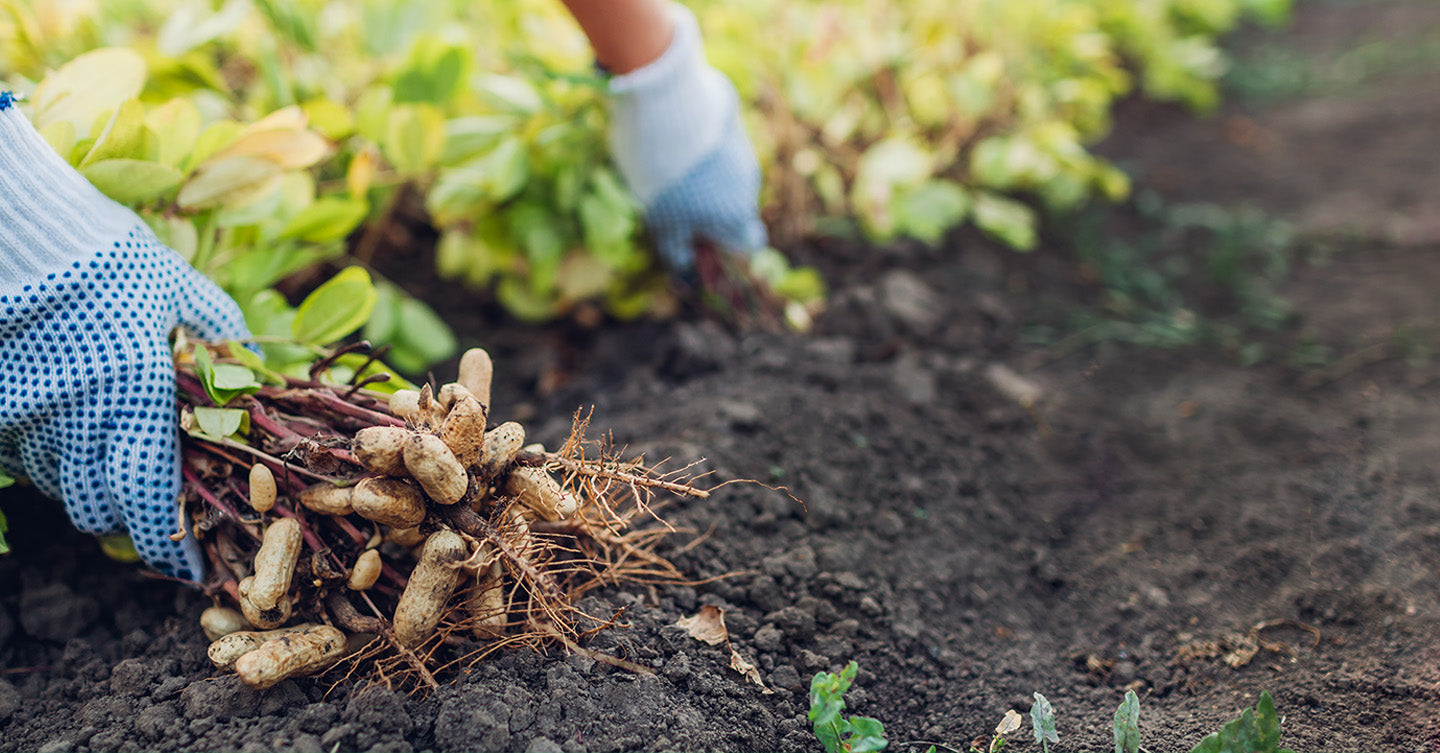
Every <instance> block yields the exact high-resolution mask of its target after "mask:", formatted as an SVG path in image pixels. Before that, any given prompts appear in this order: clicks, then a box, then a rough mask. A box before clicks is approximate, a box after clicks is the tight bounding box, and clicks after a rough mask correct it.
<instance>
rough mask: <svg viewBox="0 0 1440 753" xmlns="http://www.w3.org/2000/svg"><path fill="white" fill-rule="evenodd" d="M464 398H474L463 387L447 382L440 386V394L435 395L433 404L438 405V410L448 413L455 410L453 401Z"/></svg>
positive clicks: (456, 383)
mask: <svg viewBox="0 0 1440 753" xmlns="http://www.w3.org/2000/svg"><path fill="white" fill-rule="evenodd" d="M465 397H475V396H474V395H472V394H470V390H468V389H466V388H465V385H463V384H460V383H458V382H448V383H446V384H442V385H440V392H439V393H437V394H436V395H435V402H437V403H439V404H440V410H442V411H444V412H446V413H449V412H450V411H452V410H455V401H457V400H459V399H461V398H465Z"/></svg>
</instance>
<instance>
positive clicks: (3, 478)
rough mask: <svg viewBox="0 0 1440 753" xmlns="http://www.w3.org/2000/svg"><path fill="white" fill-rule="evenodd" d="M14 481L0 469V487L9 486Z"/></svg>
mask: <svg viewBox="0 0 1440 753" xmlns="http://www.w3.org/2000/svg"><path fill="white" fill-rule="evenodd" d="M14 483H15V479H14V477H12V476H10V475H9V474H7V473H6V472H5V471H0V489H4V488H5V487H7V486H11V485H13V484H14ZM0 519H3V518H0ZM0 530H3V528H0Z"/></svg>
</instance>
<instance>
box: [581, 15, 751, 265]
mask: <svg viewBox="0 0 1440 753" xmlns="http://www.w3.org/2000/svg"><path fill="white" fill-rule="evenodd" d="M670 13H671V17H672V18H673V20H674V23H675V35H674V38H673V39H672V41H671V42H670V46H669V48H667V49H666V50H665V52H664V53H663V54H662V55H661V56H660V57H659V58H658V59H656V60H655V61H654V62H652V63H650V64H649V65H646V66H645V67H643V68H640V69H639V70H636V71H632V72H630V73H627V74H625V75H623V76H616V77H615V78H614V79H612V80H611V82H610V104H611V107H610V133H609V137H610V149H611V153H612V155H613V156H614V158H615V163H616V165H617V166H618V167H619V168H620V174H621V175H622V176H624V178H625V182H626V184H628V185H629V187H630V190H631V192H633V193H634V194H635V198H637V199H639V201H640V203H641V205H642V206H644V207H645V221H646V225H647V226H648V227H649V229H650V234H651V236H652V237H653V238H654V240H655V243H656V246H657V247H658V249H659V251H660V253H661V255H662V256H664V257H665V259H666V261H668V262H669V263H670V265H671V266H672V267H674V268H675V269H676V270H679V271H686V270H688V269H689V268H690V267H691V265H692V264H694V261H695V255H694V243H695V241H696V240H697V239H705V240H709V241H712V242H714V243H715V244H716V245H718V246H720V247H721V248H724V249H726V250H729V251H732V252H739V253H749V252H752V251H755V250H758V249H760V248H763V247H764V246H765V244H766V238H765V226H764V225H763V224H761V222H760V217H759V214H758V212H757V209H756V205H757V203H758V200H759V195H760V165H759V163H757V162H756V160H755V150H754V148H753V147H752V146H751V145H750V139H749V138H748V137H747V136H746V135H745V128H744V126H743V125H742V124H741V122H740V99H739V96H737V94H736V93H735V86H734V85H733V84H731V83H730V80H729V79H728V78H726V77H725V74H723V73H721V72H719V71H717V70H715V69H714V68H713V67H711V66H710V65H709V64H708V63H707V62H705V51H704V49H703V47H702V45H701V41H700V29H699V26H698V25H697V24H696V22H695V16H694V15H693V14H691V13H690V11H688V10H686V9H685V8H684V7H683V6H681V5H678V4H674V3H672V4H671V5H670Z"/></svg>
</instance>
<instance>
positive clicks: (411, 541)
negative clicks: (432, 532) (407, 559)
mask: <svg viewBox="0 0 1440 753" xmlns="http://www.w3.org/2000/svg"><path fill="white" fill-rule="evenodd" d="M385 540H386V541H390V542H393V543H395V544H397V545H399V546H403V547H405V548H407V549H408V548H410V547H414V546H420V545H421V544H423V543H425V537H424V536H423V535H421V533H420V529H419V528H391V529H390V530H389V531H387V532H386V533H385Z"/></svg>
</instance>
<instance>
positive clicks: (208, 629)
mask: <svg viewBox="0 0 1440 753" xmlns="http://www.w3.org/2000/svg"><path fill="white" fill-rule="evenodd" d="M247 627H250V623H248V622H246V621H245V617H244V616H243V615H241V614H240V613H239V612H237V611H235V610H234V609H231V608H230V607H210V608H209V609H206V610H205V611H203V612H201V613H200V629H201V630H204V631H205V637H206V638H209V639H210V640H212V641H218V640H220V639H221V638H224V637H225V636H227V635H230V634H231V633H238V632H240V631H241V630H244V629H245V628H247Z"/></svg>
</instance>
